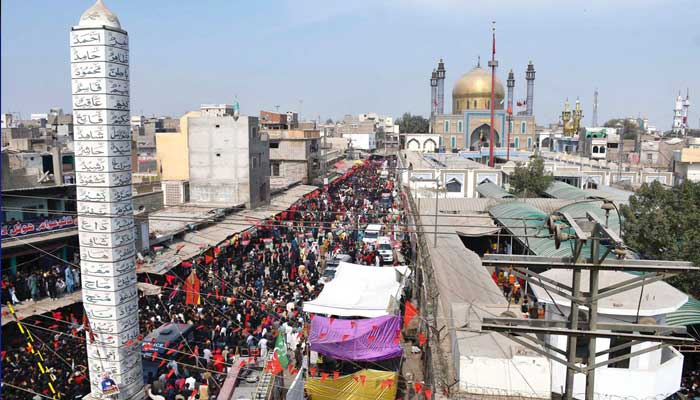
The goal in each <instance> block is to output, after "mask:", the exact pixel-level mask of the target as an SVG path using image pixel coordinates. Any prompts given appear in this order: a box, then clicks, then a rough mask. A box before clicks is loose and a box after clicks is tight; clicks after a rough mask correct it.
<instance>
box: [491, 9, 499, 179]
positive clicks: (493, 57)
mask: <svg viewBox="0 0 700 400" xmlns="http://www.w3.org/2000/svg"><path fill="white" fill-rule="evenodd" d="M491 32H492V43H493V46H492V48H491V61H489V67H491V126H490V128H491V129H490V135H489V166H490V167H493V166H494V165H495V163H494V156H493V146H494V144H493V142H494V129H493V124H494V119H495V116H494V111H495V108H496V91H495V88H494V86H495V84H496V66H497V65H498V62H496V21H491Z"/></svg>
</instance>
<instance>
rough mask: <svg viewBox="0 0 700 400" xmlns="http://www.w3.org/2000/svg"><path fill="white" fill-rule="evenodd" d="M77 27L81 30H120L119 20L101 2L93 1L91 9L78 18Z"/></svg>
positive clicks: (98, 0)
mask: <svg viewBox="0 0 700 400" xmlns="http://www.w3.org/2000/svg"><path fill="white" fill-rule="evenodd" d="M78 26H79V27H81V28H102V27H109V28H117V29H121V24H120V23H119V18H117V16H116V15H115V14H114V13H113V12H112V11H111V10H110V9H109V8H107V6H106V5H105V3H104V1H103V0H97V1H95V4H93V5H92V7H90V8H88V9H87V10H85V12H84V13H83V15H81V16H80V22H78Z"/></svg>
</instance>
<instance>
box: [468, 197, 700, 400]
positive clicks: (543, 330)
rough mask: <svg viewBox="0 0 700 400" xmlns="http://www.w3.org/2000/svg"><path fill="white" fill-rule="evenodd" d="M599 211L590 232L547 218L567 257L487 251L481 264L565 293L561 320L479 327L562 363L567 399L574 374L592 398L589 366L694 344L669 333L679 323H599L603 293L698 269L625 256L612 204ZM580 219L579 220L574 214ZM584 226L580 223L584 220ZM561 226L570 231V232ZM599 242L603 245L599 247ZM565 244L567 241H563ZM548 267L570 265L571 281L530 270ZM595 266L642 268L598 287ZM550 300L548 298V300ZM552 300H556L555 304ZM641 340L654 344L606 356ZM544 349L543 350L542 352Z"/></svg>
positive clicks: (564, 219)
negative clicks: (560, 343) (552, 340)
mask: <svg viewBox="0 0 700 400" xmlns="http://www.w3.org/2000/svg"><path fill="white" fill-rule="evenodd" d="M601 208H602V209H603V210H605V213H606V218H605V221H603V220H601V219H600V217H598V216H597V215H596V214H592V213H590V212H588V213H587V214H586V219H587V220H588V221H587V225H590V224H592V225H593V229H592V231H590V232H588V231H585V230H584V229H583V228H582V226H581V225H579V223H578V222H577V220H576V219H574V218H573V217H572V216H571V215H569V214H568V213H566V212H559V213H556V214H553V215H551V216H550V217H549V218H548V221H547V225H548V227H549V231H550V233H551V234H553V235H554V240H555V244H556V247H557V248H559V247H560V246H561V244H562V242H566V241H569V240H574V241H575V247H574V250H573V254H572V256H567V257H561V258H559V257H539V256H521V255H498V254H487V255H485V256H484V260H483V264H484V266H493V267H501V268H507V267H510V266H512V267H513V273H514V274H515V275H516V276H518V277H520V278H523V279H525V281H526V282H527V283H529V284H530V285H538V286H540V287H543V288H544V289H545V290H547V291H548V292H552V293H556V294H557V295H559V296H561V297H564V298H566V299H567V300H568V301H570V303H571V312H570V315H569V318H568V322H567V321H558V320H541V319H532V320H527V319H519V318H500V317H498V318H484V319H483V324H482V327H481V329H482V330H483V331H493V332H498V333H500V334H502V335H504V336H506V337H508V338H510V339H511V340H513V341H514V342H516V343H518V344H520V345H522V346H524V347H526V348H528V349H530V350H532V351H534V352H536V353H539V354H541V355H543V356H545V357H547V358H549V359H551V360H554V361H557V362H559V363H561V364H564V365H566V384H565V385H566V386H565V390H564V396H563V398H564V399H566V400H571V399H573V390H574V376H575V374H576V373H583V374H585V375H586V395H585V399H586V400H593V399H594V398H595V375H594V374H595V370H596V369H597V368H600V367H604V366H606V365H609V364H612V363H615V362H618V361H622V360H627V359H630V358H632V357H636V356H639V355H641V354H645V353H648V352H651V351H656V350H659V349H662V348H664V347H667V346H671V345H676V344H679V345H682V344H689V343H694V342H695V339H694V338H691V337H682V336H671V334H672V333H673V334H686V333H687V332H686V328H685V327H677V326H666V325H645V324H638V323H635V324H632V323H599V322H598V302H599V301H600V300H602V299H604V298H606V297H609V296H612V295H615V294H618V293H621V292H625V291H628V290H633V289H636V288H639V287H642V288H643V287H644V285H645V284H650V283H652V282H656V281H660V280H662V279H666V278H668V277H669V276H672V275H676V274H679V273H685V272H688V271H700V268H698V267H694V266H693V265H692V263H690V262H679V261H657V260H626V259H624V256H625V254H626V250H625V247H624V243H623V241H622V239H621V238H620V237H619V236H618V234H617V232H616V231H614V230H612V229H610V228H609V227H608V225H607V221H608V218H609V213H610V211H611V210H612V209H613V208H614V206H613V205H612V203H608V202H605V203H603V205H602V207H601ZM578 221H580V219H578ZM584 226H586V225H584ZM565 231H569V232H573V233H571V234H569V233H566V232H565ZM601 242H603V243H605V244H606V246H608V247H607V248H603V247H601ZM586 244H589V245H590V256H589V257H586V256H585V255H582V250H583V248H584V246H585V245H586ZM565 246H567V244H565ZM611 253H612V254H613V255H615V256H617V259H614V260H613V259H606V258H607V256H608V255H609V254H611ZM533 268H535V269H536V270H537V269H540V270H541V269H542V268H552V269H571V270H572V281H571V286H566V285H565V284H564V283H562V282H557V281H553V280H552V279H549V278H547V277H543V276H542V275H540V274H539V273H536V272H533V271H532V269H533ZM583 270H588V271H589V274H590V276H589V288H588V293H581V287H580V286H581V272H582V271H583ZM600 271H639V272H642V273H645V274H644V275H642V276H633V277H631V278H629V279H626V280H624V281H622V282H618V283H615V284H614V285H611V286H607V287H604V288H601V287H599V273H600ZM553 301H554V300H553ZM555 304H556V303H555ZM580 306H583V307H586V308H587V309H588V315H587V316H588V321H579V307H580ZM544 335H548V336H550V335H563V336H567V338H568V340H567V347H566V351H562V350H560V349H557V348H555V347H553V346H552V345H550V344H549V343H547V342H546V341H543V340H542V339H540V338H541V337H542V336H544ZM578 337H583V338H587V339H588V340H589V345H588V355H587V357H584V359H583V360H582V361H577V359H576V344H577V338H578ZM597 338H601V339H604V338H607V339H615V338H618V339H625V340H627V341H628V342H627V343H626V344H623V345H619V346H615V347H612V348H609V349H607V350H602V351H600V352H597V351H596V339H597ZM643 342H655V343H657V344H656V345H655V346H650V347H645V348H642V349H640V350H636V351H631V352H630V353H628V354H625V355H620V356H611V355H612V354H613V352H615V351H618V350H621V349H624V348H628V347H631V346H633V345H636V344H639V343H643ZM548 350H549V351H548ZM604 355H609V356H608V359H607V360H606V361H601V362H598V363H596V357H600V356H604ZM562 356H564V357H566V358H563V357H562Z"/></svg>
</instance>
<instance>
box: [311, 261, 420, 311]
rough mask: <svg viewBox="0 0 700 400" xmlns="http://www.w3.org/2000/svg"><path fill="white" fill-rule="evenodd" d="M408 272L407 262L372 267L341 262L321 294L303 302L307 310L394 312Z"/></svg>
mask: <svg viewBox="0 0 700 400" xmlns="http://www.w3.org/2000/svg"><path fill="white" fill-rule="evenodd" d="M409 274H410V270H409V269H408V267H407V266H398V267H369V266H366V265H358V264H350V263H346V262H341V263H340V264H339V265H338V268H337V269H336V273H335V277H334V278H333V280H331V281H330V282H328V283H326V285H325V286H324V287H323V290H322V291H321V293H320V294H319V295H318V297H317V298H316V299H314V300H312V301H307V302H304V312H308V313H316V314H327V315H337V316H341V317H365V318H374V317H380V316H382V315H389V314H393V313H394V312H395V311H396V309H398V299H399V298H400V297H401V289H402V288H403V285H404V283H405V281H406V277H407V276H408V275H409Z"/></svg>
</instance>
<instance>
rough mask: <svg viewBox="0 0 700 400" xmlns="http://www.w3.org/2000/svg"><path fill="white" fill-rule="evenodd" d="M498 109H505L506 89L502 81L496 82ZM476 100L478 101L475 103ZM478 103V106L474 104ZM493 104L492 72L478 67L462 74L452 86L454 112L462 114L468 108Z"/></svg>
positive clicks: (479, 107) (482, 107)
mask: <svg viewBox="0 0 700 400" xmlns="http://www.w3.org/2000/svg"><path fill="white" fill-rule="evenodd" d="M494 88H495V94H496V107H495V108H496V109H503V101H502V100H503V99H504V98H505V90H504V89H503V85H502V84H501V81H499V80H498V78H496V80H495V82H494ZM474 102H476V103H474ZM474 104H476V106H474ZM490 104H491V72H489V71H486V70H484V69H482V68H481V67H476V68H474V69H472V70H471V71H469V72H467V73H466V74H464V75H462V76H461V77H460V78H459V79H458V80H457V82H455V85H454V87H453V88H452V111H453V114H461V113H462V112H464V110H468V109H488V108H489V107H488V106H489V105H490Z"/></svg>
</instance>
